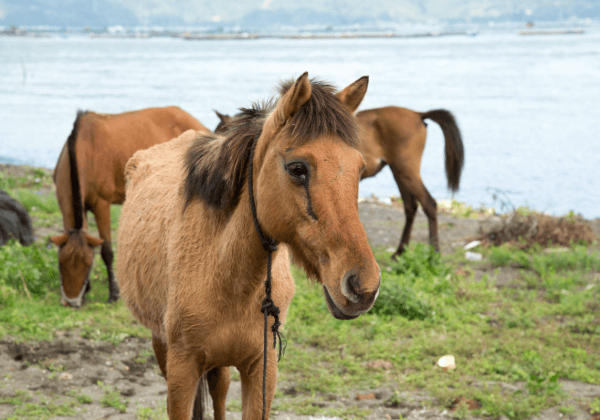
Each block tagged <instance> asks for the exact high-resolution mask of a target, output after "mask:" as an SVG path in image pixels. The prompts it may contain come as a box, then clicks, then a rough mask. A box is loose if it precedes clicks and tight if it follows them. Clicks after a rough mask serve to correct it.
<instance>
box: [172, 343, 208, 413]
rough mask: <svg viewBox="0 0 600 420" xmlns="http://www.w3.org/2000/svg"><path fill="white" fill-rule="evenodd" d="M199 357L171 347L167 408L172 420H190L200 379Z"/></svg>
mask: <svg viewBox="0 0 600 420" xmlns="http://www.w3.org/2000/svg"><path fill="white" fill-rule="evenodd" d="M197 356H198V355H197V354H193V353H190V352H188V351H185V350H183V349H178V348H177V347H174V346H173V345H171V346H170V347H169V355H168V357H167V371H168V372H169V374H168V376H167V406H168V410H169V418H170V419H171V420H175V419H177V420H190V419H191V418H192V410H193V405H194V398H195V396H196V390H197V388H198V380H199V379H200V373H199V372H200V370H199V366H198V362H199V361H198V357H197Z"/></svg>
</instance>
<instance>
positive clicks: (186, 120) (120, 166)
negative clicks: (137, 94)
mask: <svg viewBox="0 0 600 420" xmlns="http://www.w3.org/2000/svg"><path fill="white" fill-rule="evenodd" d="M189 129H194V130H206V131H208V129H207V128H206V127H204V126H203V125H202V124H200V122H199V121H198V120H196V119H195V118H194V117H192V116H191V115H190V114H188V113H187V112H185V111H183V110H182V109H180V108H178V107H174V106H171V107H166V108H149V109H142V110H139V111H132V112H126V113H123V114H114V115H110V114H97V113H95V112H81V111H80V112H78V113H77V118H76V119H75V124H74V126H73V131H72V132H71V134H70V136H69V138H68V139H67V142H66V144H65V146H64V147H63V149H62V152H61V154H60V156H59V158H58V163H57V164H56V168H55V169H54V183H55V184H56V196H57V198H58V204H59V206H60V210H61V212H62V214H63V226H64V229H65V233H63V234H62V235H57V236H53V237H51V238H50V240H51V241H52V242H54V243H55V244H56V245H58V246H59V249H58V260H59V268H60V277H61V304H63V305H65V306H72V307H75V308H78V307H80V306H81V305H82V303H83V299H84V295H85V293H87V291H88V290H89V288H90V283H89V274H90V270H91V268H92V261H93V258H94V248H95V247H97V246H99V245H101V246H102V247H101V252H100V254H101V256H102V260H103V261H104V263H105V264H106V269H107V271H108V288H109V298H108V301H109V302H113V301H115V300H117V299H118V297H119V288H118V286H117V284H116V283H115V279H114V275H113V270H112V263H113V251H112V247H111V241H110V236H111V235H110V205H111V204H121V203H123V200H124V199H125V175H124V169H125V164H126V163H127V160H128V159H129V158H130V157H131V156H133V154H134V153H135V152H136V151H137V150H140V149H146V148H148V147H150V146H153V145H155V144H158V143H163V142H165V141H168V140H171V139H173V138H175V137H177V136H179V135H180V134H181V133H183V132H184V131H187V130H189ZM88 210H90V211H91V212H92V213H93V214H94V216H95V217H96V223H97V224H98V232H99V234H100V238H96V237H94V236H92V235H91V234H90V233H89V232H88V223H87V216H86V213H87V211H88Z"/></svg>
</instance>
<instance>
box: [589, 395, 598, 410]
mask: <svg viewBox="0 0 600 420" xmlns="http://www.w3.org/2000/svg"><path fill="white" fill-rule="evenodd" d="M596 413H600V397H596V398H594V399H593V400H592V401H591V402H590V414H596Z"/></svg>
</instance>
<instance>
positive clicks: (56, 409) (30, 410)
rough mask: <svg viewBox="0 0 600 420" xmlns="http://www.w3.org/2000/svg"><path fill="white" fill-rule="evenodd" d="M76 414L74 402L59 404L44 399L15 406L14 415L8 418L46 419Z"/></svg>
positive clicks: (20, 419) (16, 419) (15, 419)
mask: <svg viewBox="0 0 600 420" xmlns="http://www.w3.org/2000/svg"><path fill="white" fill-rule="evenodd" d="M75 414H76V411H75V409H74V403H73V402H71V403H65V404H57V403H55V402H52V401H48V400H45V399H42V400H41V401H40V402H39V403H35V404H34V403H26V404H24V405H22V406H20V407H17V408H15V411H14V415H13V416H11V417H8V418H7V420H23V419H36V420H46V419H53V418H56V417H61V416H65V417H66V416H73V415H75Z"/></svg>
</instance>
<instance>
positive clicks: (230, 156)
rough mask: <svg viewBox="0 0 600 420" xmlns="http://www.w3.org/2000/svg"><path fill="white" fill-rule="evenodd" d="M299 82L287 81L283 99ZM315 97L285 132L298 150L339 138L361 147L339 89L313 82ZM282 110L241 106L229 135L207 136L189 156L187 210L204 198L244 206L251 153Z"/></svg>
mask: <svg viewBox="0 0 600 420" xmlns="http://www.w3.org/2000/svg"><path fill="white" fill-rule="evenodd" d="M293 83H294V81H293V80H291V81H286V82H283V83H281V85H280V89H279V93H280V95H281V96H283V95H284V94H285V93H286V92H287V91H288V90H289V89H290V88H291V87H292V86H293ZM311 87H312V91H311V96H310V99H309V100H308V101H307V102H306V103H305V104H304V105H303V106H302V107H301V108H300V109H299V110H298V111H297V112H296V113H295V114H294V115H293V116H292V117H291V119H290V120H289V121H288V122H287V123H286V124H285V125H284V127H283V128H282V133H283V134H284V135H287V136H288V137H290V138H291V139H292V142H293V143H294V144H295V145H296V146H301V145H302V144H304V143H306V142H307V141H308V140H310V139H313V138H317V137H321V136H325V135H334V136H337V137H340V138H341V139H342V140H343V141H344V142H346V143H347V144H348V145H350V146H352V147H357V146H358V144H359V138H358V128H357V126H356V123H355V121H354V117H353V116H352V114H351V113H350V112H349V111H348V108H347V107H346V106H345V105H344V104H343V103H342V102H340V100H339V99H338V98H337V97H336V96H335V93H336V89H335V88H334V87H333V86H332V85H330V84H328V83H325V82H322V81H319V80H315V79H312V80H311ZM276 106H277V102H276V101H274V99H270V100H268V101H266V102H263V103H253V104H252V108H240V111H241V112H240V113H239V114H237V115H235V116H234V117H232V119H231V121H229V123H228V124H227V132H226V133H224V135H223V136H222V137H221V136H219V135H217V134H213V133H210V134H204V133H203V134H201V135H199V136H198V137H197V138H196V140H195V141H194V143H193V144H192V145H191V146H190V148H189V149H188V151H187V153H186V156H185V169H186V173H187V175H186V179H185V185H184V196H185V206H186V207H187V205H188V204H189V203H190V202H191V201H192V200H194V199H195V198H197V199H200V200H202V201H204V202H205V203H207V204H208V205H209V206H211V207H213V208H215V209H217V210H221V211H226V212H229V211H231V210H233V209H234V208H235V207H236V206H237V204H238V203H239V198H240V193H241V191H242V187H243V186H244V184H245V182H246V175H247V168H248V160H249V158H250V150H251V148H252V143H253V142H254V141H255V139H258V137H260V135H261V133H262V130H263V126H264V123H265V120H266V119H267V117H268V116H269V114H270V113H271V112H272V111H273V109H274V108H275V107H276Z"/></svg>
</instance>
